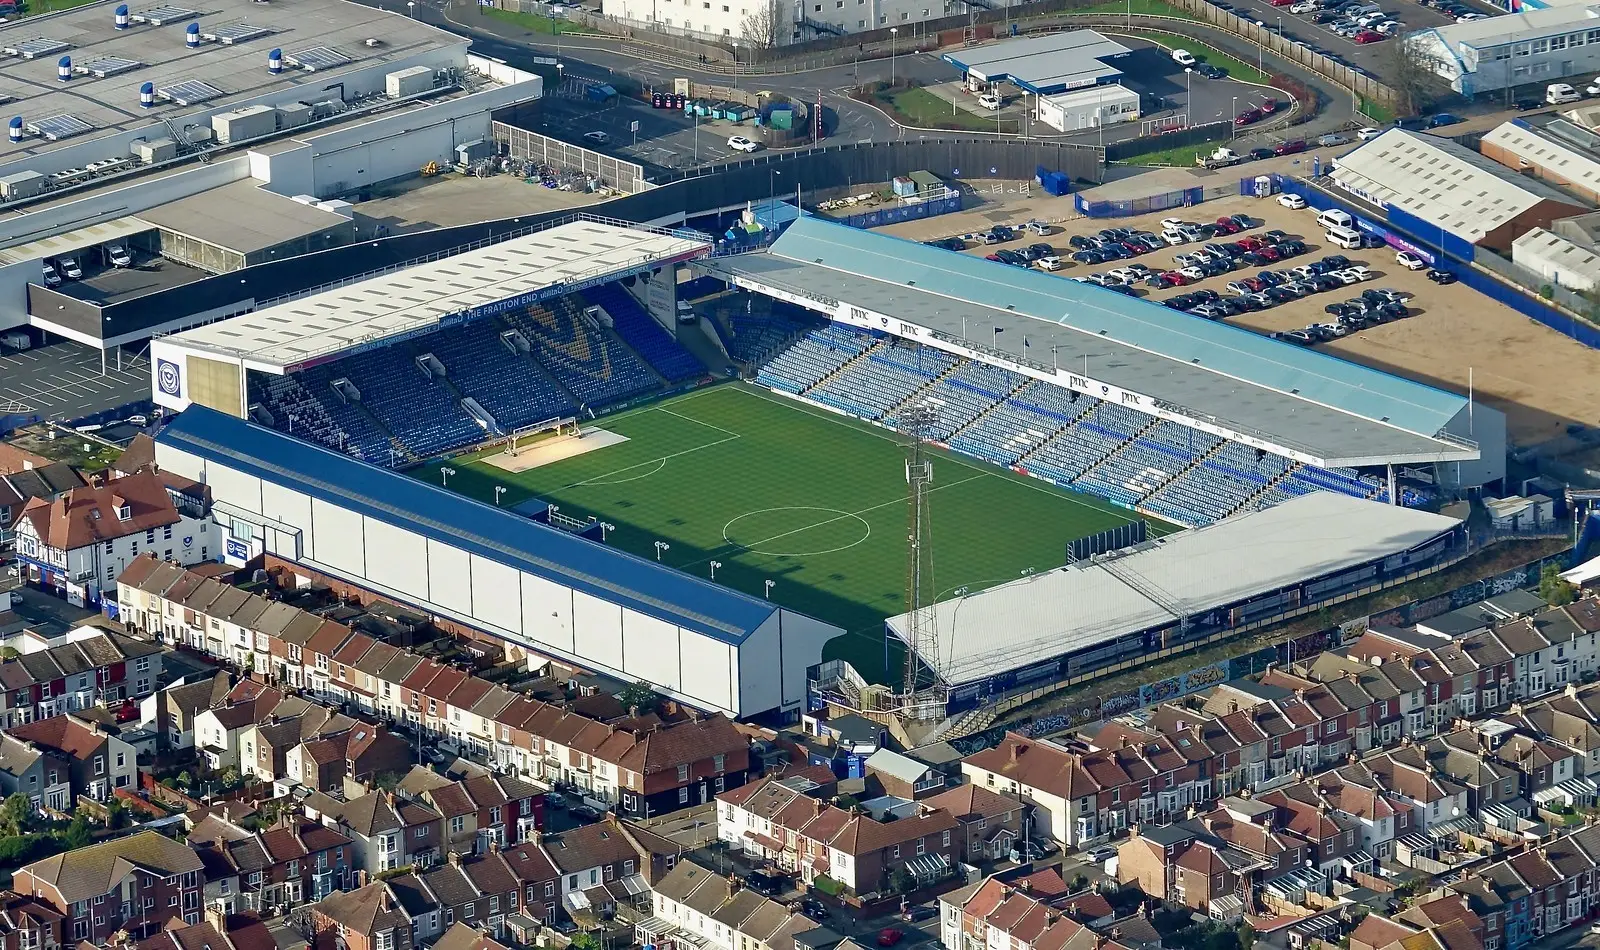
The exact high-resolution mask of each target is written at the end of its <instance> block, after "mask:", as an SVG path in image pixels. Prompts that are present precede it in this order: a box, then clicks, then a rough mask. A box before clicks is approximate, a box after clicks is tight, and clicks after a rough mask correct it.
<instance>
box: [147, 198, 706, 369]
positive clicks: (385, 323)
mask: <svg viewBox="0 0 1600 950" xmlns="http://www.w3.org/2000/svg"><path fill="white" fill-rule="evenodd" d="M709 246H710V245H709V244H707V243H706V242H705V241H704V240H703V239H701V238H700V237H699V236H697V235H693V234H692V233H691V232H686V231H685V232H669V231H662V230H656V229H648V228H643V227H638V226H630V227H622V226H619V225H614V224H607V223H603V222H600V221H595V220H590V219H586V218H580V219H577V220H571V221H568V222H566V223H563V224H558V225H556V226H554V227H550V228H546V229H544V230H540V231H535V232H533V233H531V234H527V235H524V236H522V237H518V238H513V239H511V240H509V241H502V242H500V243H498V244H491V245H489V246H488V247H483V248H479V249H477V250H473V251H467V252H465V253H462V254H456V255H453V256H451V257H446V258H443V259H441V260H436V261H429V262H427V263H424V264H417V265H415V266H413V267H407V268H404V269H401V270H398V271H394V272H392V273H388V274H383V275H381V276H378V277H372V278H369V279H367V280H363V281H360V282H358V283H354V284H349V285H347V286H344V287H340V288H338V289H336V290H329V291H326V292H324V293H320V294H315V295H312V296H309V297H301V298H298V299H296V300H293V301H291V302H289V303H284V304H278V305H277V306H269V307H266V308H265V309H262V310H257V311H255V312H254V313H249V314H245V315H243V316H239V317H234V318H232V319H230V320H222V321H219V322H217V323H212V324H208V325H207V326H203V327H196V328H194V329H192V330H185V331H184V332H182V333H178V334H174V335H173V336H170V337H168V338H167V339H166V342H167V343H170V344H172V345H174V346H179V347H183V348H185V349H189V350H197V351H201V352H211V353H218V354H222V355H225V356H229V357H234V358H236V359H242V360H243V361H244V362H245V365H246V366H248V367H249V368H252V369H262V370H266V371H269V372H285V371H287V370H290V369H292V368H294V367H297V366H300V365H302V364H306V363H309V362H311V361H313V360H317V359H319V358H323V359H326V358H332V357H334V356H337V355H339V354H340V353H342V352H344V351H346V350H350V349H353V348H356V347H359V346H361V345H364V344H370V343H376V342H379V341H382V340H385V339H390V338H393V337H398V336H401V335H404V334H408V333H418V332H426V331H428V330H429V329H431V328H434V327H437V326H439V325H440V324H442V323H446V322H448V319H447V318H452V317H454V316H457V315H462V314H466V313H467V312H469V311H473V310H475V309H479V308H486V307H495V306H499V305H503V304H507V303H508V302H511V301H514V300H517V299H518V298H526V297H527V296H528V295H540V294H542V293H543V292H546V291H548V292H550V293H551V294H557V293H571V292H573V291H576V290H579V289H581V285H582V284H584V283H586V282H596V283H598V282H601V280H603V279H604V278H608V277H611V276H613V275H616V276H620V275H622V274H623V273H626V272H629V271H635V270H643V269H647V268H651V267H658V266H660V265H662V264H663V263H667V262H669V261H675V260H685V259H688V258H690V257H694V256H698V255H699V254H701V253H703V252H705V251H706V250H708V249H709Z"/></svg>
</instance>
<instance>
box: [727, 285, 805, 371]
mask: <svg viewBox="0 0 1600 950" xmlns="http://www.w3.org/2000/svg"><path fill="white" fill-rule="evenodd" d="M724 301H725V302H724ZM758 303H759V305H760V307H761V309H760V310H759V311H758V310H756V309H755V305H756V304H758ZM769 305H770V309H769ZM747 307H749V309H746V308H747ZM706 309H709V312H710V318H711V328H712V330H714V331H715V332H716V334H717V337H718V338H719V339H720V340H722V347H723V349H725V350H727V351H728V355H729V356H730V357H732V358H733V359H735V360H738V361H739V362H741V363H746V364H749V365H757V364H760V363H764V362H766V361H767V360H768V359H770V358H771V357H773V356H774V355H776V354H777V353H780V352H782V351H783V349H784V347H786V346H788V345H789V344H790V343H791V342H793V341H794V340H795V339H797V338H799V337H800V336H801V335H803V334H804V333H806V331H808V330H811V329H813V328H815V327H817V326H818V323H817V319H816V317H814V316H812V315H811V314H809V313H807V312H806V311H804V310H801V309H800V308H799V307H795V306H793V305H791V304H787V303H784V302H783V301H780V300H770V299H769V298H764V297H763V298H760V299H759V301H758V300H757V299H756V298H754V297H751V296H749V295H744V296H737V297H725V298H723V301H719V302H718V303H717V304H716V305H715V306H712V307H710V308H702V310H703V311H704V310H706Z"/></svg>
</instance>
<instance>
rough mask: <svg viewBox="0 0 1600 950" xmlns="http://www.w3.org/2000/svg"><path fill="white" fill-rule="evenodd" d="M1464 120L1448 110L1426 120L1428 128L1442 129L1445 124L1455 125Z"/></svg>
mask: <svg viewBox="0 0 1600 950" xmlns="http://www.w3.org/2000/svg"><path fill="white" fill-rule="evenodd" d="M1465 121H1466V120H1465V119H1463V118H1461V117H1460V116H1458V115H1454V114H1452V113H1449V112H1440V113H1438V114H1437V115H1435V116H1433V117H1432V118H1430V119H1429V120H1428V128H1430V129H1442V128H1444V127H1445V126H1447V125H1455V124H1456V123H1458V122H1465Z"/></svg>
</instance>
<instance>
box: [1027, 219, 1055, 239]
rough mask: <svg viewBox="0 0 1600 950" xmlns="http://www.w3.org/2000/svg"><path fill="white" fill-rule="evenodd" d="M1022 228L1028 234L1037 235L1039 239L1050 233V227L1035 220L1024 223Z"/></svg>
mask: <svg viewBox="0 0 1600 950" xmlns="http://www.w3.org/2000/svg"><path fill="white" fill-rule="evenodd" d="M1022 227H1023V229H1024V230H1025V231H1027V232H1028V233H1029V234H1037V235H1038V236H1040V237H1044V236H1045V235H1046V234H1049V233H1050V225H1048V224H1046V223H1045V222H1043V221H1040V220H1038V219H1036V218H1035V219H1030V220H1028V221H1026V222H1024V223H1023V225H1022Z"/></svg>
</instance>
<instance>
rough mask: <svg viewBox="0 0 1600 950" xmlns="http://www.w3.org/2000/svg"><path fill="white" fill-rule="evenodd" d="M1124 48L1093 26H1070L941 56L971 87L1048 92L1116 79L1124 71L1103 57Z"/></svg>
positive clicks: (1111, 56) (1125, 50) (1109, 57)
mask: <svg viewBox="0 0 1600 950" xmlns="http://www.w3.org/2000/svg"><path fill="white" fill-rule="evenodd" d="M1128 53H1129V49H1128V48H1127V47H1126V46H1123V45H1122V44H1121V43H1116V42H1113V41H1111V40H1109V39H1107V38H1105V37H1104V36H1102V35H1101V34H1099V33H1097V32H1095V31H1094V30H1071V31H1069V32H1066V33H1049V34H1046V35H1044V36H1031V37H1027V38H1013V39H1004V40H999V41H997V42H994V43H987V44H984V45H982V46H973V47H969V48H967V49H959V50H955V51H952V52H949V53H944V54H943V55H941V56H940V58H941V59H943V60H944V61H945V62H947V63H949V64H950V65H952V66H954V67H955V68H957V69H959V70H961V72H962V74H963V76H964V77H965V79H966V83H967V88H968V89H969V90H971V91H973V92H979V91H982V90H984V89H987V88H990V87H993V86H996V85H999V84H1000V83H1005V82H1008V83H1010V84H1012V85H1013V86H1016V87H1017V88H1018V89H1021V90H1022V91H1023V92H1029V93H1033V94H1034V95H1036V96H1048V95H1053V94H1056V93H1062V92H1066V91H1068V90H1071V89H1083V88H1085V87H1088V86H1099V85H1103V84H1106V83H1111V82H1115V81H1117V80H1118V79H1120V78H1122V70H1121V69H1118V68H1117V67H1116V66H1113V65H1111V63H1109V62H1107V60H1117V59H1121V58H1122V57H1124V56H1126V55H1128Z"/></svg>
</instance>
